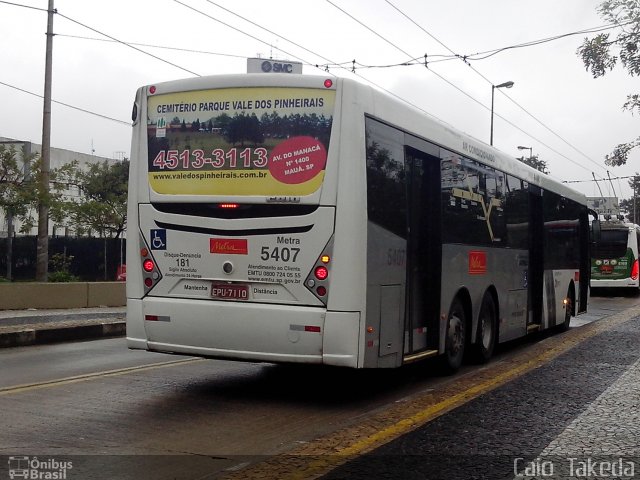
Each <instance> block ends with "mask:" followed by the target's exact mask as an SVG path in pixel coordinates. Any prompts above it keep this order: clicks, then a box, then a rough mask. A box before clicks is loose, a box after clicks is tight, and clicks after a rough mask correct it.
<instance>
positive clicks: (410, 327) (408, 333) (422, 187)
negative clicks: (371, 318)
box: [404, 146, 442, 355]
mask: <svg viewBox="0 0 640 480" xmlns="http://www.w3.org/2000/svg"><path fill="white" fill-rule="evenodd" d="M405 171H406V175H407V183H406V185H407V204H408V209H407V216H408V224H407V230H408V231H407V234H408V238H407V283H406V297H405V305H406V307H405V312H406V313H405V334H404V336H405V348H404V353H405V355H411V354H418V353H420V352H424V351H433V350H437V349H438V342H439V338H440V335H439V325H440V322H439V312H440V278H441V272H440V270H441V268H442V239H441V236H442V234H441V232H442V229H441V218H440V211H441V208H440V177H441V173H440V158H438V157H436V156H432V155H429V154H427V153H424V152H422V151H420V150H417V149H415V148H412V147H408V146H407V147H405Z"/></svg>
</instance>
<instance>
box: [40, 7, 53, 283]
mask: <svg viewBox="0 0 640 480" xmlns="http://www.w3.org/2000/svg"><path fill="white" fill-rule="evenodd" d="M54 13H55V12H54V9H53V0H49V8H48V14H47V51H46V57H45V66H44V106H43V109H42V152H41V156H40V161H41V162H42V165H41V170H42V178H41V188H42V192H41V195H40V204H39V205H38V246H37V249H36V280H37V281H39V282H46V281H47V274H48V270H49V171H50V168H51V72H52V68H51V63H52V60H51V58H52V53H53V14H54Z"/></svg>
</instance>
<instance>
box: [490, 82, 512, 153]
mask: <svg viewBox="0 0 640 480" xmlns="http://www.w3.org/2000/svg"><path fill="white" fill-rule="evenodd" d="M502 87H504V88H511V87H513V82H512V81H508V82H504V83H501V84H500V85H491V137H490V140H489V145H493V97H494V94H495V90H496V88H502Z"/></svg>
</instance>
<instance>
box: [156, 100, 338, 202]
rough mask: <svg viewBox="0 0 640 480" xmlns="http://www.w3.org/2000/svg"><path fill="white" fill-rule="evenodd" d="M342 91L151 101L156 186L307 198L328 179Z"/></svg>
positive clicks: (171, 191)
mask: <svg viewBox="0 0 640 480" xmlns="http://www.w3.org/2000/svg"><path fill="white" fill-rule="evenodd" d="M334 104H335V91H334V90H326V89H325V90H321V89H315V88H226V89H216V90H200V91H188V92H177V93H169V94H162V95H155V96H154V95H150V96H149V97H148V111H147V114H148V115H147V118H148V120H147V139H148V153H149V155H148V171H149V184H150V186H151V188H152V189H153V190H154V191H155V192H157V193H160V194H168V195H223V196H229V195H232V196H270V197H271V196H287V197H289V196H296V197H299V196H305V195H310V194H312V193H314V192H315V191H317V190H318V189H319V188H320V187H321V185H322V181H323V179H324V171H325V167H326V162H327V151H328V149H329V138H330V132H331V124H332V120H333V108H334Z"/></svg>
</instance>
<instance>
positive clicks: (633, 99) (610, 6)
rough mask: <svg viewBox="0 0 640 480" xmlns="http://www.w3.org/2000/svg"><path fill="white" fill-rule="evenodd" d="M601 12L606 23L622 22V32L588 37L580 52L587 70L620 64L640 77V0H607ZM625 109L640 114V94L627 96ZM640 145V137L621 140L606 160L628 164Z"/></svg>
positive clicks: (599, 70)
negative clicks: (612, 35) (630, 154)
mask: <svg viewBox="0 0 640 480" xmlns="http://www.w3.org/2000/svg"><path fill="white" fill-rule="evenodd" d="M598 13H599V14H600V16H601V17H602V18H603V19H604V20H605V22H607V23H615V24H617V25H619V26H620V30H619V31H620V33H619V34H618V35H617V36H616V37H613V38H612V37H611V35H610V34H608V33H600V34H598V35H596V36H595V37H594V38H591V39H589V38H585V39H584V42H583V43H582V45H581V46H580V47H579V48H578V51H577V53H578V55H579V56H580V58H581V59H582V62H583V63H584V66H585V67H586V69H587V71H589V72H591V74H592V75H593V77H594V78H598V77H601V76H603V75H605V74H606V73H607V72H608V71H611V70H613V69H614V68H615V67H616V65H618V63H620V64H621V65H622V67H623V68H624V69H625V70H626V71H627V73H629V75H631V76H632V77H635V76H640V48H639V46H640V0H604V1H603V2H602V3H601V4H600V6H599V7H598ZM622 108H623V110H628V111H630V112H631V113H634V110H637V111H638V113H640V96H639V95H638V94H629V95H627V101H626V102H625V103H624V105H623V106H622ZM638 146H640V137H638V138H636V139H634V140H631V141H629V142H625V143H620V144H618V145H617V146H616V147H615V148H614V150H613V152H611V153H610V154H609V155H607V156H606V157H605V162H604V163H605V164H607V165H612V166H617V165H624V164H626V163H627V160H628V158H629V152H630V151H631V150H633V149H634V148H636V147H638Z"/></svg>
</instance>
